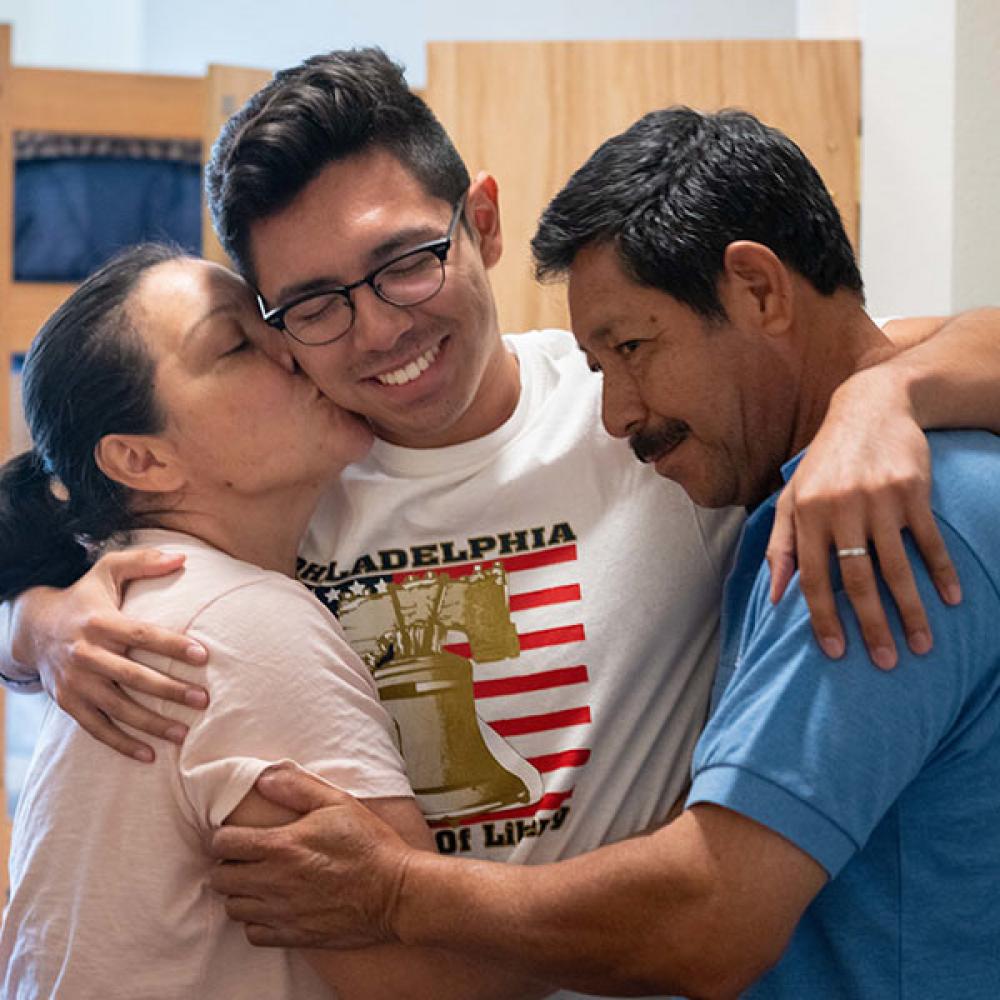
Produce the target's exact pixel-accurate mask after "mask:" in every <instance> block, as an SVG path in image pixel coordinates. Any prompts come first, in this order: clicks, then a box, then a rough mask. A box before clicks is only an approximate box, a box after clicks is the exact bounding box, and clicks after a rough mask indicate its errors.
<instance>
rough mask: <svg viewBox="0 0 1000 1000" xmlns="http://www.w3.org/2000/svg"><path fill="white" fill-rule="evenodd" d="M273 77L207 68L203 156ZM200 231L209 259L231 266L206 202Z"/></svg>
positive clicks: (251, 71)
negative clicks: (223, 128)
mask: <svg viewBox="0 0 1000 1000" xmlns="http://www.w3.org/2000/svg"><path fill="white" fill-rule="evenodd" d="M270 79H271V74H270V72H268V71H267V70H263V69H249V68H247V67H243V66H217V65H212V66H209V67H208V74H207V75H206V77H205V104H204V125H203V128H202V139H201V141H202V156H203V158H204V160H205V162H206V163H207V162H208V158H209V155H210V154H211V151H212V145H213V143H214V142H215V139H216V137H217V136H218V134H219V131H220V130H221V129H222V126H223V125H224V124H225V123H226V122H227V121H228V120H229V118H230V117H231V116H232V115H233V114H234V113H235V112H236V111H238V110H239V109H240V108H241V107H242V106H243V104H244V103H246V101H247V99H248V98H249V97H251V96H252V95H253V94H255V93H256V92H257V91H258V90H260V88H261V87H263V86H264V84H265V83H267V82H268V80H270ZM201 232H202V253H203V254H204V256H205V257H207V258H208V259H209V260H214V261H218V262H219V263H220V264H225V265H227V266H231V265H230V261H229V258H228V257H227V256H226V254H225V252H224V251H223V249H222V247H221V246H220V245H219V241H218V240H217V239H216V238H215V233H214V232H213V231H212V221H211V219H210V218H209V215H208V206H207V205H205V206H204V207H203V210H202V226H201Z"/></svg>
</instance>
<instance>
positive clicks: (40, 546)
mask: <svg viewBox="0 0 1000 1000" xmlns="http://www.w3.org/2000/svg"><path fill="white" fill-rule="evenodd" d="M184 256H185V254H184V253H183V252H182V251H180V250H178V249H176V248H174V247H169V246H164V245H160V244H143V245H140V246H136V247H132V248H130V249H128V250H125V251H124V252H122V253H121V254H119V255H118V256H117V257H115V258H114V259H112V260H111V261H110V262H109V263H107V264H105V265H104V266H103V267H102V268H101V269H100V270H99V271H96V272H95V273H94V274H93V275H91V277H89V278H87V280H86V281H84V282H83V284H82V285H80V287H79V288H77V289H76V290H75V291H74V292H73V294H72V295H70V297H69V298H68V299H67V300H66V301H65V302H64V303H63V304H62V305H61V306H60V307H59V308H58V309H57V310H56V311H55V312H54V313H53V314H52V316H50V317H49V319H48V320H47V322H46V323H45V325H44V326H43V327H42V329H41V330H40V331H39V333H38V335H37V337H36V338H35V340H34V342H33V343H32V345H31V349H30V350H29V351H28V356H27V358H26V359H25V363H24V374H23V398H24V413H25V417H26V419H27V423H28V429H29V431H30V432H31V437H32V441H33V443H34V447H33V448H32V450H31V451H29V452H26V453H24V454H22V455H19V456H17V457H16V458H14V459H12V460H11V461H9V462H8V463H7V464H6V465H4V466H3V467H2V468H0V601H6V600H9V599H10V598H11V597H14V596H16V595H17V594H19V593H21V591H23V590H26V589H28V588H29V587H34V586H38V585H40V584H45V585H48V586H54V587H65V586H68V585H69V584H70V583H72V582H73V581H74V580H76V579H78V578H79V577H80V576H82V575H83V574H84V573H85V572H86V571H87V569H88V568H89V566H90V561H91V560H90V553H91V551H92V549H93V547H94V546H95V545H96V544H98V543H100V542H104V541H106V540H107V539H109V538H111V537H112V536H114V535H116V534H118V533H120V532H127V531H129V530H130V529H132V528H134V527H136V526H138V524H139V523H140V522H139V518H138V515H136V514H135V513H134V512H133V511H132V510H130V506H129V502H128V500H129V491H128V489H127V488H126V487H124V486H122V485H121V484H120V483H117V482H114V481H113V480H111V479H109V478H108V477H107V476H105V475H104V473H103V472H101V470H100V469H99V468H98V466H97V460H96V457H95V448H96V447H97V443H98V442H99V441H100V440H101V438H102V437H104V436H105V435H106V434H114V433H117V434H151V433H155V432H157V431H158V430H161V429H162V427H163V414H162V413H161V412H160V409H159V407H158V406H157V402H156V397H155V394H154V378H155V368H156V366H155V363H154V361H153V358H152V357H151V355H150V354H149V352H148V351H147V349H146V346H145V344H144V342H143V340H142V338H141V337H140V336H139V334H138V333H137V332H136V331H135V330H134V328H133V327H132V324H131V319H130V316H129V310H128V308H127V305H128V300H129V297H130V295H131V294H132V292H133V291H134V290H135V288H136V286H137V284H138V283H139V280H140V279H141V278H142V276H143V275H144V274H145V273H146V272H147V271H148V270H149V269H150V268H152V267H155V266H157V265H158V264H163V263H166V262H168V261H172V260H177V259H181V258H183V257H184Z"/></svg>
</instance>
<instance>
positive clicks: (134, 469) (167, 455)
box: [94, 434, 185, 493]
mask: <svg viewBox="0 0 1000 1000" xmlns="http://www.w3.org/2000/svg"><path fill="white" fill-rule="evenodd" d="M94 461H95V462H97V467H98V468H99V469H100V470H101V472H103V473H104V475H106V476H107V477H108V479H113V480H114V481H115V482H116V483H121V484H122V485H123V486H127V487H128V488H129V489H132V490H139V491H141V492H143V493H173V492H175V491H176V490H178V489H180V488H181V487H182V486H183V485H184V482H185V477H184V473H183V470H182V468H181V466H180V463H179V462H177V461H176V459H175V456H174V453H173V451H172V449H171V448H170V447H169V446H168V445H167V443H166V442H165V441H163V440H162V439H161V438H157V437H153V436H151V435H148V434H106V435H105V436H104V437H102V438H101V440H100V441H98V442H97V446H96V447H95V448H94Z"/></svg>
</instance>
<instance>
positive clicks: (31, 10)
mask: <svg viewBox="0 0 1000 1000" xmlns="http://www.w3.org/2000/svg"><path fill="white" fill-rule="evenodd" d="M0 21H4V22H7V23H10V24H13V25H14V52H13V55H14V62H15V63H17V64H18V65H20V66H58V67H60V68H66V69H102V70H117V71H122V72H128V71H138V70H142V69H144V68H145V67H144V66H143V23H144V22H143V4H142V0H77V2H73V0H0Z"/></svg>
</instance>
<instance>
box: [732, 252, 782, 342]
mask: <svg viewBox="0 0 1000 1000" xmlns="http://www.w3.org/2000/svg"><path fill="white" fill-rule="evenodd" d="M722 267H723V269H722V275H721V278H720V280H719V297H720V299H721V300H722V304H723V306H724V307H725V310H726V315H727V316H728V317H729V319H730V320H731V321H732V323H733V324H734V325H735V326H738V327H739V328H741V329H744V330H757V331H758V332H760V333H764V334H784V333H786V332H787V331H788V330H789V329H790V328H791V326H792V320H793V317H794V307H795V291H794V288H793V285H792V280H791V276H790V275H789V273H788V268H786V267H785V265H784V264H783V263H782V262H781V260H780V259H779V258H778V256H777V255H776V254H775V253H774V251H773V250H771V249H770V248H768V247H766V246H764V245H763V244H762V243H754V242H752V241H751V240H736V241H734V242H732V243H730V244H729V246H727V247H726V251H725V254H724V256H723V265H722Z"/></svg>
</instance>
